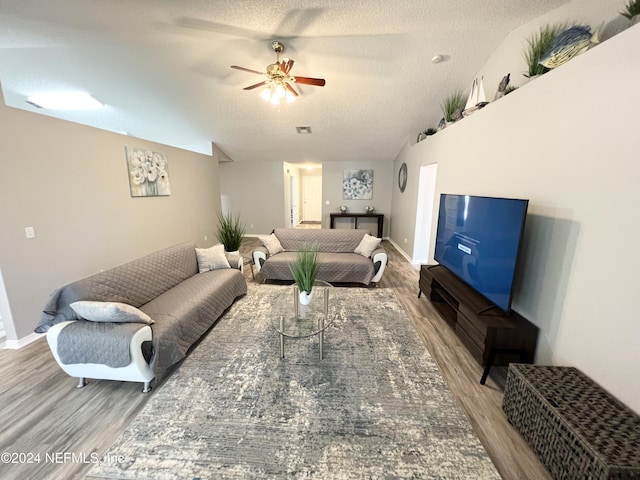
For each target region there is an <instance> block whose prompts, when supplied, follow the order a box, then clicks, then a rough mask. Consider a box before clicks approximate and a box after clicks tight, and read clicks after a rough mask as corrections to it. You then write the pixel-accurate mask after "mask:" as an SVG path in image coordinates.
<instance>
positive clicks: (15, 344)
mask: <svg viewBox="0 0 640 480" xmlns="http://www.w3.org/2000/svg"><path fill="white" fill-rule="evenodd" d="M42 336H43V334H41V333H32V334H31V335H27V336H26V337H22V338H20V339H18V340H10V339H6V340H5V342H4V347H3V348H5V349H7V350H18V349H20V348H22V347H25V346H27V345H29V344H30V343H33V342H35V341H37V340H40V339H41V338H42Z"/></svg>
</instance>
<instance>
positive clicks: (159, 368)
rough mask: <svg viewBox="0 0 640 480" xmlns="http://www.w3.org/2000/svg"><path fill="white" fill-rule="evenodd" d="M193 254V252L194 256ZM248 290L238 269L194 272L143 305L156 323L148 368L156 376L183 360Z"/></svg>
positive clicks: (152, 327) (143, 308)
mask: <svg viewBox="0 0 640 480" xmlns="http://www.w3.org/2000/svg"><path fill="white" fill-rule="evenodd" d="M194 256H195V255H194ZM246 293H247V282H246V281H245V279H244V275H243V274H242V272H240V270H237V269H234V268H227V269H221V270H212V271H210V272H206V273H202V274H200V275H194V276H192V277H190V278H188V279H186V280H185V281H183V282H181V283H180V284H179V285H177V286H175V287H173V288H172V289H170V290H168V291H166V292H164V293H163V294H162V295H160V296H158V297H157V298H155V299H153V300H151V301H150V302H149V303H147V304H145V305H142V306H141V307H140V310H142V311H143V312H145V313H146V314H147V315H149V316H150V317H151V318H153V319H154V320H155V321H156V323H155V324H153V325H152V326H151V330H152V332H153V347H154V355H153V358H152V359H151V368H152V369H153V371H154V373H155V375H156V378H161V377H162V376H163V375H164V373H165V372H166V370H167V369H168V368H169V367H170V366H171V365H173V364H174V363H176V362H179V361H180V360H182V359H183V358H184V357H185V356H186V354H187V350H188V349H189V347H190V346H191V345H193V343H194V342H196V341H197V340H198V339H199V338H200V337H201V336H202V335H203V334H204V333H205V332H206V331H207V330H208V329H209V328H210V327H211V325H213V324H214V323H215V321H216V320H217V319H218V318H219V317H220V315H222V313H223V312H224V311H225V310H226V309H227V308H229V307H230V306H231V305H232V304H233V302H234V300H235V299H236V298H238V297H239V296H241V295H244V294H246Z"/></svg>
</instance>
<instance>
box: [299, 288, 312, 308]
mask: <svg viewBox="0 0 640 480" xmlns="http://www.w3.org/2000/svg"><path fill="white" fill-rule="evenodd" d="M311 297H313V289H312V290H311V293H307V292H302V291H301V292H300V303H301V304H302V305H309V304H310V303H311Z"/></svg>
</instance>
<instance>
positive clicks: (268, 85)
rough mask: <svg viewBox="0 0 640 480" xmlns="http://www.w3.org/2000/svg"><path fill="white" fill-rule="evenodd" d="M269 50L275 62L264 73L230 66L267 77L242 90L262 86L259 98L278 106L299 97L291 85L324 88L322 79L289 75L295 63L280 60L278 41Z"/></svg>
mask: <svg viewBox="0 0 640 480" xmlns="http://www.w3.org/2000/svg"><path fill="white" fill-rule="evenodd" d="M271 49H272V50H273V51H274V52H276V62H275V63H272V64H271V65H267V71H266V73H263V72H258V71H257V70H251V69H249V68H244V67H239V66H237V65H231V68H235V69H236V70H242V71H243V72H249V73H257V74H258V75H264V76H265V77H267V78H266V80H264V81H262V82H259V83H256V84H255V85H250V86H248V87H245V88H244V89H243V90H253V89H254V88H258V87H261V86H263V85H264V87H265V89H264V90H263V91H262V93H261V94H260V96H261V97H262V98H263V99H264V100H266V101H268V102H270V103H273V104H275V105H278V104H280V102H281V101H283V100H284V101H286V102H287V103H290V102H293V101H294V100H295V99H296V97H297V96H298V95H299V94H298V92H297V91H296V89H295V88H293V86H292V84H293V83H300V84H304V85H315V86H317V87H324V85H325V80H324V78H311V77H298V76H293V75H290V74H289V72H291V69H292V68H293V66H294V65H295V62H294V61H293V60H292V59H290V58H283V59H282V60H280V54H281V53H282V52H283V51H284V45H283V44H282V43H280V42H278V41H273V42H271Z"/></svg>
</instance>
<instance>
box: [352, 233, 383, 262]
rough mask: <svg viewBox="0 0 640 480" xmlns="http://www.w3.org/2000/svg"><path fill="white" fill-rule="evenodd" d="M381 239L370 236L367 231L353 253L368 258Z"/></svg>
mask: <svg viewBox="0 0 640 480" xmlns="http://www.w3.org/2000/svg"><path fill="white" fill-rule="evenodd" d="M381 241H382V239H381V238H376V237H372V236H371V235H369V234H368V233H367V234H366V235H365V236H364V237H362V240H361V241H360V245H358V246H357V247H356V249H355V253H358V254H360V255H362V256H363V257H366V258H369V257H371V254H372V253H373V252H374V250H375V249H376V248H378V245H380V242H381Z"/></svg>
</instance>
